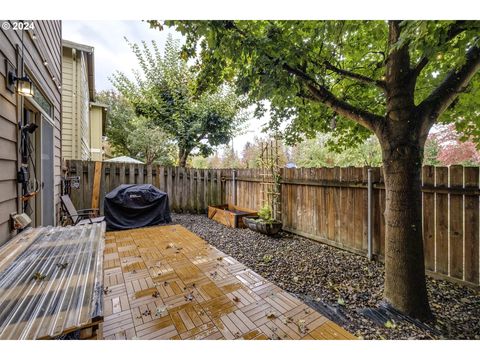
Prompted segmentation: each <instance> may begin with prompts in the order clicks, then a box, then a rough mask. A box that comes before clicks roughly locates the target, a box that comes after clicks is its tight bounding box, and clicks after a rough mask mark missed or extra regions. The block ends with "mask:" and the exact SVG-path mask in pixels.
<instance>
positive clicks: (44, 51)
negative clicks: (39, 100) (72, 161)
mask: <svg viewBox="0 0 480 360" xmlns="http://www.w3.org/2000/svg"><path fill="white" fill-rule="evenodd" d="M0 22H1V23H3V22H4V21H2V20H0ZM12 23H13V21H10V24H11V25H12ZM33 23H34V27H35V29H34V30H28V31H24V32H23V42H24V64H25V69H26V70H28V71H29V72H30V73H31V75H32V78H33V80H34V82H35V83H36V85H37V86H38V87H39V88H40V89H42V91H43V93H44V94H45V96H46V98H47V99H48V100H49V101H50V102H51V104H52V105H53V116H52V120H53V122H54V179H55V180H54V184H55V189H54V196H55V205H56V220H57V221H58V217H59V214H60V211H59V209H60V202H59V200H60V197H59V195H60V183H61V157H60V156H61V150H60V149H61V140H62V139H61V94H60V89H59V87H58V84H59V83H60V81H61V66H62V65H61V57H62V55H61V52H62V45H61V38H62V33H61V32H62V31H61V21H43V20H42V21H34V22H33ZM21 49H22V32H21V31H14V30H11V29H10V30H3V29H0V244H3V243H5V242H6V241H7V240H8V239H10V238H11V237H12V236H14V235H15V232H10V230H9V217H10V214H11V213H13V212H19V210H20V209H21V199H20V195H21V189H20V187H19V185H18V184H17V180H16V178H17V175H16V174H17V169H18V168H19V166H20V159H19V151H18V148H19V131H18V127H17V123H18V122H19V120H20V119H21V114H22V111H23V102H24V99H23V98H22V97H21V96H19V95H17V94H15V93H11V92H10V91H8V90H7V88H6V82H7V74H6V68H5V60H8V61H9V62H10V63H12V64H13V65H14V67H15V68H16V69H17V71H18V69H19V65H20V63H21V53H22V51H21ZM44 62H47V65H45V64H44Z"/></svg>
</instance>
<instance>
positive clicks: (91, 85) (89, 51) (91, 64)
mask: <svg viewBox="0 0 480 360" xmlns="http://www.w3.org/2000/svg"><path fill="white" fill-rule="evenodd" d="M62 45H63V47H66V48H70V49H75V50H79V51H83V52H85V53H86V55H87V67H88V92H89V96H90V101H95V60H94V55H93V54H94V47H93V46H89V45H85V44H79V43H76V42H73V41H70V40H62Z"/></svg>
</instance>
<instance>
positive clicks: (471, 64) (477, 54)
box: [418, 46, 480, 127]
mask: <svg viewBox="0 0 480 360" xmlns="http://www.w3.org/2000/svg"><path fill="white" fill-rule="evenodd" d="M479 70H480V48H479V47H478V46H473V47H472V48H471V49H470V50H468V51H467V54H466V61H465V63H464V65H463V66H462V67H461V68H460V69H453V70H451V71H450V73H449V74H448V75H447V77H446V78H445V79H444V80H443V81H442V83H441V84H440V85H439V86H438V87H437V88H436V89H434V90H433V91H432V93H431V94H430V95H429V96H428V97H427V98H426V99H425V100H423V101H422V103H421V104H420V105H419V106H418V108H419V110H420V112H421V114H422V115H423V116H422V117H424V118H425V119H426V121H427V124H426V125H428V127H430V126H431V125H433V123H435V121H436V120H437V118H438V117H439V116H440V115H441V114H442V113H443V112H444V111H445V110H446V109H447V108H448V107H449V106H450V105H451V104H452V102H453V101H454V100H455V99H456V98H457V97H458V94H459V93H461V92H462V91H463V89H464V88H465V87H466V86H467V85H468V83H469V82H470V80H471V79H472V77H473V76H474V75H475V74H476V73H477V71H479Z"/></svg>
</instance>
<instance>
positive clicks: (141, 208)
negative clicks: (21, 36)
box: [104, 184, 172, 230]
mask: <svg viewBox="0 0 480 360" xmlns="http://www.w3.org/2000/svg"><path fill="white" fill-rule="evenodd" d="M104 210H105V221H106V223H107V230H126V229H134V228H140V227H144V226H152V225H159V224H166V223H169V222H171V221H172V218H171V217H170V208H169V207H168V195H167V194H166V193H164V192H162V191H160V190H158V189H157V188H156V187H155V186H153V185H149V184H145V185H120V186H118V187H117V188H115V189H114V190H112V191H111V192H109V193H108V194H107V195H106V196H105V203H104Z"/></svg>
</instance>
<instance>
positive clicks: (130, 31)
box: [62, 20, 266, 155]
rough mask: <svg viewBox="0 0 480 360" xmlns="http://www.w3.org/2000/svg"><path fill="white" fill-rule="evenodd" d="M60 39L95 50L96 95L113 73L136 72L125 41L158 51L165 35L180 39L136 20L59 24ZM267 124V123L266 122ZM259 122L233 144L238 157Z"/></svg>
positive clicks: (109, 86)
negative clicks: (153, 46) (153, 43)
mask: <svg viewBox="0 0 480 360" xmlns="http://www.w3.org/2000/svg"><path fill="white" fill-rule="evenodd" d="M62 26H63V29H62V30H63V35H62V36H63V39H65V40H70V41H74V42H77V43H80V44H85V45H89V46H93V47H94V48H95V50H94V53H95V89H96V91H101V90H108V89H112V88H113V85H112V83H111V82H110V80H109V77H110V76H111V74H112V73H113V72H115V71H116V70H118V71H121V72H124V73H125V74H127V75H129V74H131V73H132V69H137V68H138V63H137V60H136V58H135V56H134V55H133V53H132V51H131V50H130V47H129V46H128V44H127V42H126V41H125V37H126V38H127V39H128V40H129V41H130V42H137V43H139V42H141V41H142V40H144V41H146V42H147V43H148V42H151V41H152V40H155V41H156V42H157V43H158V45H159V46H160V48H161V49H162V50H163V46H164V44H165V41H166V39H167V36H168V34H169V33H170V34H172V35H173V37H174V38H177V39H181V38H182V35H181V34H180V33H177V32H175V31H174V30H172V29H169V28H166V29H165V30H164V31H158V30H156V29H150V27H149V25H148V24H147V23H146V22H143V21H139V20H131V21H69V20H64V21H62ZM265 121H266V120H265ZM265 121H262V120H257V119H251V120H250V121H249V122H248V123H247V126H246V130H245V132H244V134H243V135H240V136H237V137H236V138H235V139H234V140H233V146H234V148H235V150H236V151H237V153H238V154H239V155H241V151H242V149H243V147H244V145H245V144H246V142H247V141H253V139H254V137H255V136H260V135H261V132H260V130H259V129H260V128H261V125H262V124H263V123H264V122H265Z"/></svg>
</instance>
